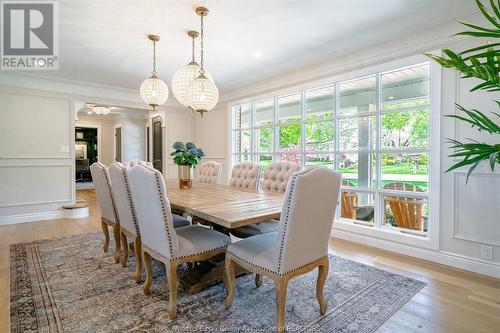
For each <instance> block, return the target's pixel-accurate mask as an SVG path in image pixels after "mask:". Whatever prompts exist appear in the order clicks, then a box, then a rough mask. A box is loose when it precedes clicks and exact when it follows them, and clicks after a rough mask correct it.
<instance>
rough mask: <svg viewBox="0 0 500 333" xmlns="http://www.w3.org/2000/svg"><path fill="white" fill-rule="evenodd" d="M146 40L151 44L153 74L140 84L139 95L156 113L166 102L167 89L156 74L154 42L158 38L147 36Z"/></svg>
mask: <svg viewBox="0 0 500 333" xmlns="http://www.w3.org/2000/svg"><path fill="white" fill-rule="evenodd" d="M148 38H149V40H151V41H152V42H153V72H152V75H151V77H150V78H149V79H146V80H144V82H142V84H141V88H140V94H141V97H142V99H143V101H144V102H146V103H147V104H148V105H149V106H151V107H152V108H153V111H156V108H157V107H158V106H160V105H162V104H164V103H165V102H166V101H167V98H168V87H167V85H166V84H165V82H163V81H162V80H160V79H159V78H158V76H157V74H156V42H158V41H159V40H160V36H157V35H148Z"/></svg>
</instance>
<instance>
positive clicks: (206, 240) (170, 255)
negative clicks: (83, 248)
mask: <svg viewBox="0 0 500 333" xmlns="http://www.w3.org/2000/svg"><path fill="white" fill-rule="evenodd" d="M127 172H128V176H129V181H130V189H131V193H132V200H133V202H134V206H135V208H136V214H137V221H138V223H139V229H140V231H141V241H142V244H144V245H145V246H147V247H148V248H150V249H151V250H153V251H155V252H157V253H158V254H160V255H161V256H162V257H164V258H165V259H167V260H172V259H176V258H181V257H186V256H189V255H193V254H199V253H204V252H209V251H211V250H213V249H221V248H225V247H226V246H227V244H229V243H230V242H231V239H230V238H229V237H228V236H226V235H224V234H221V233H219V232H217V231H215V230H211V229H207V228H204V227H201V226H186V227H182V228H178V229H174V227H173V217H172V213H171V210H170V202H169V201H168V198H167V196H166V192H165V182H164V179H163V176H162V174H161V173H160V172H159V171H158V170H155V169H151V168H147V167H145V166H142V165H138V166H136V167H134V168H131V169H128V170H127ZM176 230H177V231H176ZM177 232H178V233H179V235H178V234H177Z"/></svg>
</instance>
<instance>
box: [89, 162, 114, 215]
mask: <svg viewBox="0 0 500 333" xmlns="http://www.w3.org/2000/svg"><path fill="white" fill-rule="evenodd" d="M90 174H91V175H92V181H93V182H94V188H95V193H96V196H97V201H98V202H99V207H100V208H101V216H102V217H104V218H105V219H106V220H108V221H109V222H112V223H118V215H117V214H116V208H115V202H114V198H113V193H112V192H111V179H110V178H109V172H108V168H107V167H106V166H105V165H104V164H102V163H101V162H96V163H93V164H92V165H91V166H90Z"/></svg>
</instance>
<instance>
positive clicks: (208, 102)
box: [187, 7, 219, 117]
mask: <svg viewBox="0 0 500 333" xmlns="http://www.w3.org/2000/svg"><path fill="white" fill-rule="evenodd" d="M196 14H198V15H199V16H200V22H201V24H200V48H201V50H200V70H199V75H198V77H197V78H196V79H194V80H193V83H191V85H190V86H189V88H188V91H187V100H188V104H189V107H190V108H192V109H193V110H194V111H196V112H199V113H200V114H201V116H202V117H203V114H204V113H205V112H208V111H210V110H212V109H213V108H214V107H215V105H216V104H217V102H218V101H219V89H217V86H216V85H215V83H214V82H213V80H211V79H209V78H208V76H207V74H206V72H205V68H204V66H203V65H204V59H203V56H204V54H203V52H204V50H203V47H204V45H203V42H204V41H203V37H204V31H203V18H204V17H205V16H207V15H208V9H207V8H204V7H198V8H196Z"/></svg>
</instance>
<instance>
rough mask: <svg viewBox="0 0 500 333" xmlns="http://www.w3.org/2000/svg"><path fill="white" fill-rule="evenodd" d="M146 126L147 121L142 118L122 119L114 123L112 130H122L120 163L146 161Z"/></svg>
mask: <svg viewBox="0 0 500 333" xmlns="http://www.w3.org/2000/svg"><path fill="white" fill-rule="evenodd" d="M146 124H147V121H146V119H143V118H139V119H137V118H135V119H134V118H130V119H123V120H119V121H116V122H115V123H114V128H116V127H119V126H121V128H122V162H127V161H132V160H140V161H145V160H146V159H147V154H146ZM114 128H113V131H114ZM113 135H114V132H113ZM113 145H114V141H113ZM113 149H114V146H113ZM113 151H114V150H113Z"/></svg>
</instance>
